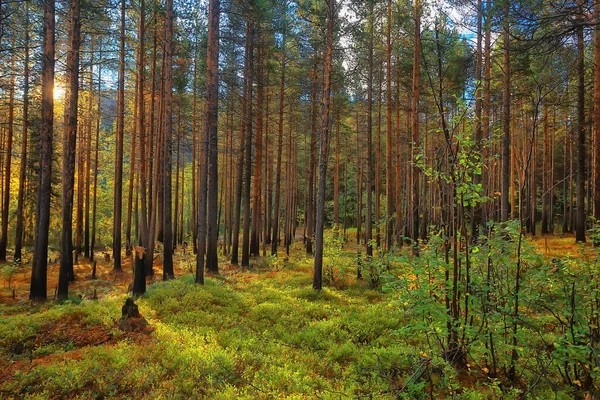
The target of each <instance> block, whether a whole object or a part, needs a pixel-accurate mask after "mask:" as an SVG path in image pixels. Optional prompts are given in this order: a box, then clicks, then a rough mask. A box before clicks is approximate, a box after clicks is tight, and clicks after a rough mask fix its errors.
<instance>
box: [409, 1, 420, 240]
mask: <svg viewBox="0 0 600 400" xmlns="http://www.w3.org/2000/svg"><path fill="white" fill-rule="evenodd" d="M421 12H422V10H421V0H415V33H414V34H415V50H414V60H413V87H412V106H411V110H412V158H413V161H414V157H415V156H416V155H417V151H418V149H419V92H420V89H421ZM411 183H412V185H411V190H412V193H411V194H412V200H411V210H410V211H411V219H412V226H411V237H412V239H413V240H414V241H415V242H416V241H417V239H418V236H419V206H420V204H419V168H418V167H417V166H416V165H414V166H413V168H412V182H411Z"/></svg>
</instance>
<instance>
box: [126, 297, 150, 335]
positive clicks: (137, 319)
mask: <svg viewBox="0 0 600 400" xmlns="http://www.w3.org/2000/svg"><path fill="white" fill-rule="evenodd" d="M118 327H119V329H120V330H122V331H123V332H137V333H146V334H148V333H151V332H152V331H153V329H152V328H151V327H150V326H149V325H148V321H146V319H145V318H144V317H143V316H142V314H140V310H139V309H138V306H137V304H135V302H134V301H133V299H132V298H128V299H127V300H125V304H123V307H121V319H119V323H118Z"/></svg>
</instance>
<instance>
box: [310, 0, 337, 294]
mask: <svg viewBox="0 0 600 400" xmlns="http://www.w3.org/2000/svg"><path fill="white" fill-rule="evenodd" d="M327 8H328V10H327V11H328V13H327V30H326V35H325V41H326V50H325V52H326V53H325V64H324V66H323V97H322V99H323V116H322V118H321V135H320V136H321V137H320V138H319V139H320V140H319V187H318V189H317V219H316V227H315V228H316V229H315V230H316V232H315V264H314V275H313V288H314V289H315V290H321V289H322V288H323V281H322V278H323V233H324V232H323V231H324V230H325V194H326V193H325V190H326V184H327V159H328V136H329V99H330V96H331V65H332V58H333V54H332V53H333V28H334V18H335V0H327Z"/></svg>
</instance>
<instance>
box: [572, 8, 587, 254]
mask: <svg viewBox="0 0 600 400" xmlns="http://www.w3.org/2000/svg"><path fill="white" fill-rule="evenodd" d="M581 11H582V12H583V10H581ZM576 33H577V215H576V222H575V240H577V241H578V242H585V231H586V218H585V175H586V173H585V163H586V161H587V160H586V149H585V146H586V143H585V64H584V57H585V43H584V38H583V24H579V25H578V27H577V32H576Z"/></svg>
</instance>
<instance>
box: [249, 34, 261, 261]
mask: <svg viewBox="0 0 600 400" xmlns="http://www.w3.org/2000/svg"><path fill="white" fill-rule="evenodd" d="M256 63H257V67H256V70H257V71H256V91H257V93H256V135H255V136H256V140H255V145H254V148H255V150H254V152H255V156H254V187H253V189H254V190H253V194H252V233H251V236H250V254H251V255H253V256H259V255H260V225H261V224H260V223H261V215H260V214H261V208H262V207H261V182H262V176H261V174H262V157H263V154H262V152H263V148H262V147H263V132H262V131H263V106H264V82H263V78H264V76H263V37H262V34H260V33H259V37H258V54H257V58H256Z"/></svg>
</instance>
